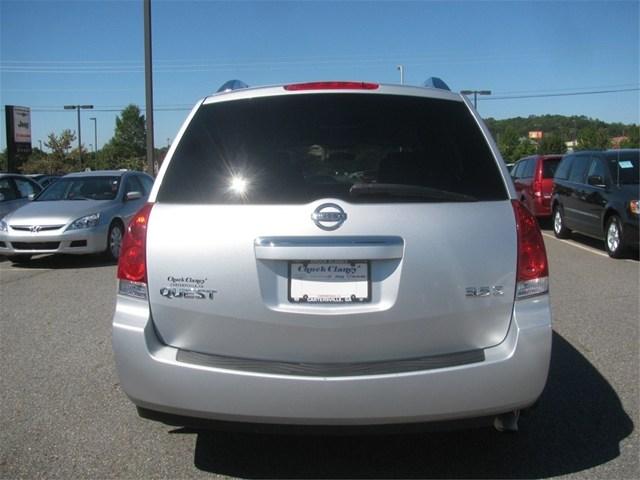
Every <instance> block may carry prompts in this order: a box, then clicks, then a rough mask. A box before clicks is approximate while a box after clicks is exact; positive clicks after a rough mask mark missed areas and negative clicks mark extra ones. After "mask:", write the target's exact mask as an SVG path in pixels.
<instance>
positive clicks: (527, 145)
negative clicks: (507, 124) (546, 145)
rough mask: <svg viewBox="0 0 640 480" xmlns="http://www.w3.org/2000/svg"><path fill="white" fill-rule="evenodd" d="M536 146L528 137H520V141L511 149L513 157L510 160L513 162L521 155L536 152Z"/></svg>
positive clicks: (525, 155)
mask: <svg viewBox="0 0 640 480" xmlns="http://www.w3.org/2000/svg"><path fill="white" fill-rule="evenodd" d="M537 148H538V147H537V145H536V144H535V143H534V142H532V141H531V140H529V139H528V138H521V139H520V143H519V144H518V146H517V147H516V148H515V150H514V151H513V157H512V160H511V161H512V162H515V161H516V160H518V159H520V158H522V157H528V156H529V155H533V154H534V153H536V149H537Z"/></svg>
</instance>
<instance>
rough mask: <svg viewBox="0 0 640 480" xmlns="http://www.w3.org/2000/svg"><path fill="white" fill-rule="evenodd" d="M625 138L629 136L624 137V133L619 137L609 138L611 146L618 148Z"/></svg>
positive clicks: (627, 138)
mask: <svg viewBox="0 0 640 480" xmlns="http://www.w3.org/2000/svg"><path fill="white" fill-rule="evenodd" d="M625 140H629V137H626V136H624V135H623V136H621V137H613V138H612V139H611V148H615V149H618V148H620V144H621V143H622V142H624V141H625Z"/></svg>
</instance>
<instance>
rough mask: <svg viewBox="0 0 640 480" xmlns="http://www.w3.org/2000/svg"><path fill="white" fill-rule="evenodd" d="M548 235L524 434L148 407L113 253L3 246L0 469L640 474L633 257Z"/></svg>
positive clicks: (34, 473) (21, 473)
mask: <svg viewBox="0 0 640 480" xmlns="http://www.w3.org/2000/svg"><path fill="white" fill-rule="evenodd" d="M547 233H548V232H547ZM545 241H546V245H547V250H548V254H549V258H550V269H551V275H552V281H551V288H552V304H553V311H554V318H555V325H554V329H555V334H554V344H553V358H552V365H551V372H550V377H549V382H548V385H547V388H546V390H545V393H544V394H543V398H542V400H541V403H540V405H539V407H538V409H536V410H535V411H534V412H533V413H532V414H531V415H530V416H527V417H524V418H523V419H522V420H521V425H520V426H521V431H520V432H519V433H518V434H515V435H505V434H499V433H497V432H495V431H493V430H492V429H480V430H472V431H464V432H446V433H444V432H440V433H425V434H420V435H417V434H415V435H385V436H383V435H377V436H344V437H326V436H313V437H287V436H277V435H263V434H261V435H257V434H256V435H252V434H240V433H210V432H194V431H191V430H187V429H175V428H172V427H167V426H163V425H159V424H155V423H151V422H147V421H143V420H140V419H139V418H138V417H137V416H136V414H135V409H134V408H133V406H132V405H131V404H130V403H129V401H128V400H127V399H126V398H125V396H124V394H123V393H122V392H121V390H120V389H119V386H118V380H117V378H116V375H115V372H114V366H113V358H112V354H111V344H110V322H111V315H112V312H113V308H114V303H115V298H114V291H115V280H114V275H115V266H113V265H111V264H107V263H104V262H103V261H102V260H100V259H97V258H83V257H71V258H65V257H60V258H55V257H42V258H36V259H34V260H33V261H32V262H31V263H30V264H29V265H28V266H27V267H22V268H18V267H15V266H12V265H11V264H10V263H9V262H6V261H5V262H0V303H1V305H2V317H1V319H0V342H1V344H0V347H1V349H0V350H1V360H2V375H1V376H0V392H1V395H2V397H1V407H0V408H1V411H2V415H1V419H0V422H1V424H0V477H2V478H14V477H27V478H41V477H47V478H61V477H64V478H70V477H72V478H78V477H80V478H85V477H92V478H106V477H121V478H149V477H172V478H192V477H205V476H206V477H211V476H212V474H217V475H228V476H238V477H253V478H256V477H262V478H264V477H289V478H291V477H297V478H300V477H314V478H316V477H334V478H337V477H341V478H344V477H360V478H362V477H423V478H424V477H476V478H478V477H492V478H496V477H510V478H532V477H537V478H541V477H543V478H548V477H557V476H567V477H576V478H603V477H606V478H638V477H639V476H640V472H639V465H638V453H639V441H638V433H637V430H636V425H638V422H639V421H640V419H639V418H638V413H639V411H640V410H639V405H638V394H639V392H638V371H639V368H638V367H639V365H638V357H639V355H638V354H639V352H638V348H639V344H638V317H639V312H638V265H639V264H638V261H637V260H633V259H631V260H628V261H616V260H612V259H609V258H606V257H604V256H601V255H598V254H597V251H598V248H597V245H595V246H594V245H590V244H588V242H587V243H584V242H580V241H577V242H576V241H573V240H572V241H570V242H561V241H558V240H556V239H554V238H552V237H550V236H548V235H547V236H545ZM581 247H582V248H581ZM591 250H593V251H591Z"/></svg>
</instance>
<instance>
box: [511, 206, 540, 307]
mask: <svg viewBox="0 0 640 480" xmlns="http://www.w3.org/2000/svg"><path fill="white" fill-rule="evenodd" d="M512 204H513V211H514V213H515V216H516V229H517V231H518V271H517V274H516V300H517V299H520V298H526V297H531V296H533V295H540V294H543V293H547V292H548V291H549V264H548V262H547V252H546V251H545V248H544V241H543V240H542V233H540V227H539V226H538V222H537V220H536V218H535V217H534V216H533V215H532V214H531V213H530V212H529V210H527V208H526V207H525V206H524V205H523V204H522V203H521V202H520V201H518V200H512Z"/></svg>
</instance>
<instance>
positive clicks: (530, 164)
mask: <svg viewBox="0 0 640 480" xmlns="http://www.w3.org/2000/svg"><path fill="white" fill-rule="evenodd" d="M535 167H536V159H535V158H530V159H528V160H526V161H525V164H524V166H523V172H522V174H521V177H522V178H531V177H533V172H534V170H535Z"/></svg>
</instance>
